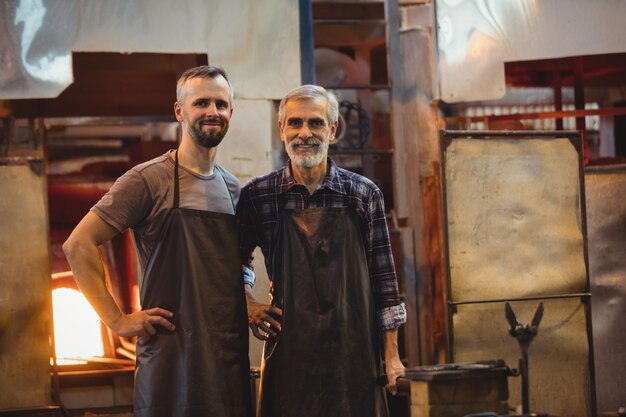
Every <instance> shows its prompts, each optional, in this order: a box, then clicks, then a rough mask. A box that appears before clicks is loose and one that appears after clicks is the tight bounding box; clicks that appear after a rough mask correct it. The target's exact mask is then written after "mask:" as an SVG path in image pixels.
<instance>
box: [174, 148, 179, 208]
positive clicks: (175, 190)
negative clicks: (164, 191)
mask: <svg viewBox="0 0 626 417" xmlns="http://www.w3.org/2000/svg"><path fill="white" fill-rule="evenodd" d="M175 152H176V158H175V162H174V208H175V209H177V208H178V205H179V201H178V200H179V191H178V188H179V186H178V149H176V151H175Z"/></svg>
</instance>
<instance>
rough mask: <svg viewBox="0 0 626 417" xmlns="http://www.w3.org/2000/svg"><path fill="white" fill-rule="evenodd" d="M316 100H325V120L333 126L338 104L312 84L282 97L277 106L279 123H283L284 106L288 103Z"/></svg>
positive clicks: (328, 92) (335, 99)
mask: <svg viewBox="0 0 626 417" xmlns="http://www.w3.org/2000/svg"><path fill="white" fill-rule="evenodd" d="M316 98H323V99H325V100H326V118H327V119H328V123H329V124H330V125H333V124H335V122H336V121H337V120H338V119H339V103H338V102H337V97H336V96H335V95H334V94H333V93H331V92H330V91H327V90H326V89H325V88H324V87H320V86H319V85H312V84H305V85H303V86H300V87H297V88H294V89H293V90H291V91H289V92H288V93H287V95H285V97H283V99H282V100H281V101H280V106H278V120H279V121H280V122H281V123H284V122H285V106H286V105H287V103H288V102H289V101H292V100H293V101H298V100H313V99H316Z"/></svg>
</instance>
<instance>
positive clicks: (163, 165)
mask: <svg viewBox="0 0 626 417" xmlns="http://www.w3.org/2000/svg"><path fill="white" fill-rule="evenodd" d="M172 152H173V151H168V152H166V153H165V154H164V155H161V156H159V157H157V158H154V159H152V160H150V161H148V162H144V163H142V164H139V165H137V166H135V167H133V168H132V169H130V170H129V171H127V172H126V173H125V174H124V175H122V176H121V177H120V178H118V180H117V181H115V184H113V186H112V187H111V189H110V190H109V192H108V193H106V194H105V195H104V196H103V197H102V198H101V199H100V201H98V203H96V205H94V206H93V207H92V208H91V211H93V212H94V213H96V214H97V215H98V216H99V217H100V218H101V219H102V220H104V221H105V222H107V223H108V224H110V225H111V226H113V227H115V228H116V229H117V230H119V231H120V232H123V231H124V230H126V229H128V228H130V229H132V231H133V237H134V240H135V247H136V249H137V254H138V256H139V263H140V266H141V270H142V275H143V271H144V270H145V267H146V264H147V263H148V258H149V257H150V253H152V249H153V248H154V244H155V243H156V241H157V239H158V238H159V234H160V233H161V226H162V225H163V222H164V221H165V214H166V213H167V210H169V209H170V208H172V206H173V205H174V159H173V155H172ZM178 176H179V181H180V182H179V184H180V207H181V208H189V209H196V210H203V211H212V212H217V213H226V214H232V215H234V214H235V205H236V204H237V200H238V199H239V191H240V186H239V181H238V180H237V178H235V177H234V176H233V175H232V174H230V173H229V172H228V171H226V170H225V169H223V168H221V167H219V166H218V165H215V170H214V172H213V174H212V175H198V174H196V173H193V172H191V171H189V170H187V169H186V168H184V167H182V166H180V165H179V170H178Z"/></svg>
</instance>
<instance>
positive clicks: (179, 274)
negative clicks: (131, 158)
mask: <svg viewBox="0 0 626 417" xmlns="http://www.w3.org/2000/svg"><path fill="white" fill-rule="evenodd" d="M232 100H233V89H232V87H231V85H230V83H229V81H228V79H227V77H226V74H225V72H224V71H223V70H222V69H221V68H217V67H213V66H200V67H196V68H191V69H189V70H187V71H185V72H184V73H183V74H182V76H181V77H180V78H179V80H178V83H177V88H176V103H175V104H174V113H175V115H176V119H177V120H178V121H179V122H180V124H181V127H182V139H181V142H180V145H179V146H178V149H177V150H171V151H168V152H167V153H166V154H164V155H162V156H160V157H157V158H155V159H153V160H151V161H148V162H145V163H143V164H140V165H138V166H136V167H134V168H132V169H131V170H129V171H128V172H126V173H125V174H124V175H123V176H122V177H120V178H119V179H118V180H117V181H116V182H115V184H114V185H113V186H112V188H111V189H110V191H109V192H108V193H107V194H106V195H105V196H104V197H102V199H101V200H100V201H99V202H98V203H97V204H96V205H95V206H94V207H93V208H92V209H91V211H90V212H89V213H87V215H86V216H85V217H84V218H83V219H82V220H81V222H80V223H79V224H78V226H76V228H75V229H74V231H73V232H72V234H71V235H70V237H69V238H68V240H67V241H66V242H65V244H64V245H63V250H64V251H65V254H66V256H67V259H68V261H69V263H70V266H71V267H72V271H73V273H74V278H75V280H76V283H77V284H78V286H79V288H80V289H81V291H82V292H83V294H85V296H86V298H87V299H88V300H89V302H90V303H91V304H92V306H93V307H94V309H95V310H96V312H97V313H98V314H99V315H100V318H101V319H102V321H103V322H104V323H105V324H106V325H107V326H108V327H109V328H111V329H112V330H113V331H114V332H116V333H117V334H118V335H120V336H123V337H128V338H130V337H136V338H137V368H136V372H135V400H134V410H133V413H134V415H135V417H158V416H163V417H171V416H185V417H187V416H189V417H193V416H229V417H230V416H241V417H249V416H250V415H251V413H252V411H251V410H252V407H251V399H250V394H251V393H250V364H249V360H248V328H247V325H246V303H245V296H244V286H243V283H242V281H241V263H240V261H239V254H238V251H239V244H238V239H237V231H236V223H235V206H236V204H237V200H238V198H239V192H240V189H239V182H238V181H237V179H236V178H235V177H234V176H232V175H231V174H230V173H228V172H227V171H226V170H224V169H223V168H221V167H220V166H218V165H217V164H215V162H214V161H215V155H216V153H217V146H218V145H219V144H220V142H221V141H222V139H223V138H224V136H225V135H226V132H227V131H228V123H229V121H230V118H231V115H232V113H233V108H232ZM128 228H130V229H131V230H132V232H133V236H134V239H135V246H136V249H137V254H138V257H139V264H140V265H141V269H142V273H143V279H142V282H141V283H140V294H141V307H142V308H141V310H140V311H136V312H132V313H130V314H127V313H125V312H122V311H120V309H119V308H118V306H117V305H116V303H115V301H114V299H113V297H112V296H111V293H110V292H109V290H108V289H107V286H106V283H105V275H104V269H103V265H102V261H101V259H100V255H99V253H98V246H100V245H102V244H103V243H105V242H106V241H108V240H110V239H112V238H113V237H114V236H115V235H117V234H118V233H121V232H123V231H124V230H126V229H128Z"/></svg>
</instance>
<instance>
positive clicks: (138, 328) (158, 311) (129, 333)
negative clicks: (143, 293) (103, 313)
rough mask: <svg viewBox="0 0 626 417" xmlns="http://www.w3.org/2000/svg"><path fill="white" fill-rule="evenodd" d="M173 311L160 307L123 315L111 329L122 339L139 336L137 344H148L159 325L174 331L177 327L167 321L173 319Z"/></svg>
mask: <svg viewBox="0 0 626 417" xmlns="http://www.w3.org/2000/svg"><path fill="white" fill-rule="evenodd" d="M173 316H174V314H173V313H172V312H171V311H167V310H164V309H162V308H159V307H155V308H151V309H148V310H140V311H136V312H134V313H131V314H122V315H121V316H120V317H119V318H118V319H117V320H116V321H115V323H112V325H111V328H112V329H113V330H114V331H115V333H117V334H118V335H120V336H122V337H133V336H137V343H139V344H140V345H143V344H146V343H147V342H148V340H150V337H151V336H152V335H154V334H156V328H155V327H154V326H156V325H159V326H163V327H165V328H166V329H167V330H174V329H175V326H174V325H173V324H172V323H171V322H170V321H169V320H167V319H166V317H167V318H171V317H173Z"/></svg>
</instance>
